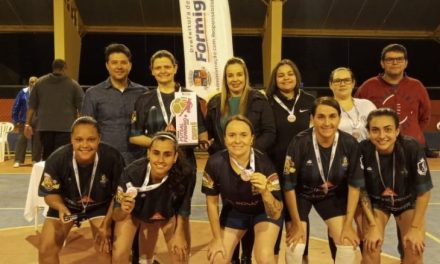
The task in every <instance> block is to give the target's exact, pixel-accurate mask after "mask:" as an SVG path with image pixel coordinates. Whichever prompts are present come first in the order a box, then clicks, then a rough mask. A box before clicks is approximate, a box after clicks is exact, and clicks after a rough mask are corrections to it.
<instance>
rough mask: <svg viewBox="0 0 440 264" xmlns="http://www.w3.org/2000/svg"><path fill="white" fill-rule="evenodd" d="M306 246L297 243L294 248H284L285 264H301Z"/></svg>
mask: <svg viewBox="0 0 440 264" xmlns="http://www.w3.org/2000/svg"><path fill="white" fill-rule="evenodd" d="M305 248H306V244H303V243H298V244H296V246H295V248H292V246H289V247H287V248H286V264H301V263H302V259H303V255H304V249H305Z"/></svg>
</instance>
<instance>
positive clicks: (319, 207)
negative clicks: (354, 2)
mask: <svg viewBox="0 0 440 264" xmlns="http://www.w3.org/2000/svg"><path fill="white" fill-rule="evenodd" d="M296 204H297V206H298V213H299V217H300V219H301V221H303V222H307V221H308V219H309V213H310V210H311V209H312V205H313V207H314V208H315V210H316V212H318V214H319V216H321V218H322V219H323V220H324V221H325V220H327V219H330V218H332V217H336V216H342V215H345V214H346V213H347V197H346V196H344V197H342V196H338V195H333V196H330V197H325V198H323V199H321V200H314V201H310V200H307V199H305V198H304V197H301V195H296Z"/></svg>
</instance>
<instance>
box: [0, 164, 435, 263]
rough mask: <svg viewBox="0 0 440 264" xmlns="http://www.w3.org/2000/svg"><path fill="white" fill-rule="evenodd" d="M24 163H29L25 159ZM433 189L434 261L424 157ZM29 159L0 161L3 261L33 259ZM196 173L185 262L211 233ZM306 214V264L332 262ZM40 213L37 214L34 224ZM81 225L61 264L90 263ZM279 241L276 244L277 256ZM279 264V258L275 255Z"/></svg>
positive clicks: (318, 225)
mask: <svg viewBox="0 0 440 264" xmlns="http://www.w3.org/2000/svg"><path fill="white" fill-rule="evenodd" d="M205 161H206V157H204V156H200V157H199V158H198V163H199V164H198V167H199V169H202V168H203V166H204V162H205ZM28 163H29V162H28ZM429 164H430V168H431V171H432V176H433V181H434V186H435V189H434V191H433V195H432V197H431V202H430V204H429V207H428V212H427V232H426V240H425V242H426V249H425V250H426V251H425V262H424V263H427V264H434V263H438V262H439V261H438V260H439V259H440V225H439V224H438V223H436V221H438V216H440V192H438V191H437V186H439V184H440V158H439V159H431V160H429ZM31 168H32V166H31V164H28V165H26V166H24V167H20V168H18V169H14V168H12V160H7V161H5V162H3V163H0V194H2V197H3V199H0V263H2V264H3V263H5V264H23V263H26V264H28V263H29V264H30V263H38V261H37V247H38V240H39V232H40V230H41V225H39V227H38V229H37V230H35V229H34V225H33V222H32V223H29V222H27V221H26V220H25V219H24V218H23V210H24V204H25V199H26V193H27V188H28V183H29V174H30V171H31ZM200 178H201V177H198V179H199V181H198V182H197V186H196V189H195V191H194V197H193V201H192V205H193V208H192V215H191V231H192V233H191V234H192V248H191V254H192V257H191V263H207V260H206V248H207V243H208V242H209V240H210V238H211V231H210V227H209V223H208V222H207V215H206V208H205V200H204V199H205V198H204V195H203V194H202V193H201V192H200ZM310 219H311V226H312V230H311V244H310V253H309V259H310V263H320V264H321V263H323V264H326V263H332V262H331V258H330V253H329V250H328V246H327V241H326V240H327V235H326V234H327V232H326V227H325V225H324V223H323V222H322V220H321V219H320V218H319V217H318V215H317V214H316V213H315V212H314V211H312V215H311V217H310ZM43 220H44V218H43V217H42V216H40V217H39V221H38V222H39V223H42V221H43ZM88 231H89V229H88V228H87V225H83V227H82V228H79V229H73V230H72V232H71V233H70V235H69V238H68V240H67V243H66V246H65V248H64V249H63V250H62V254H61V255H62V263H66V264H67V263H69V264H70V263H81V264H87V263H94V264H96V261H95V260H94V250H93V247H92V239H91V236H90V234H89V232H88ZM395 233H396V230H395V224H394V220H393V219H391V222H390V223H389V224H388V227H387V231H386V237H385V245H384V248H383V251H384V252H383V257H382V263H385V264H387V263H390V264H397V263H399V260H398V258H397V256H398V254H397V250H396V245H397V242H396V235H395ZM283 252H284V245H283V244H282V249H281V256H283ZM157 258H158V260H159V261H160V262H161V263H169V260H168V254H167V251H166V248H165V246H164V243H163V241H162V240H161V241H160V243H159V246H158V247H157ZM279 263H284V260H283V259H281V258H280V260H279Z"/></svg>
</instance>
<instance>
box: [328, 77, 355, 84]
mask: <svg viewBox="0 0 440 264" xmlns="http://www.w3.org/2000/svg"><path fill="white" fill-rule="evenodd" d="M352 81H353V80H352V79H351V78H344V79H334V80H333V81H332V83H334V84H337V85H341V84H342V83H344V84H350V83H351V82H352Z"/></svg>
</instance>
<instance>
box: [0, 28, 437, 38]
mask: <svg viewBox="0 0 440 264" xmlns="http://www.w3.org/2000/svg"><path fill="white" fill-rule="evenodd" d="M83 31H84V33H85V34H87V33H121V34H165V35H170V34H182V28H181V27H145V26H86V25H84V26H83ZM45 32H49V33H50V32H53V26H52V25H0V33H45ZM232 33H233V34H234V35H238V36H262V35H263V28H256V27H254V28H232ZM439 35H440V29H438V30H436V31H434V32H432V31H418V30H368V29H365V30H353V29H303V28H284V29H283V37H331V38H380V39H386V38H390V39H393V38H394V39H395V38H400V39H432V38H434V37H436V38H438V37H439Z"/></svg>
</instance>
